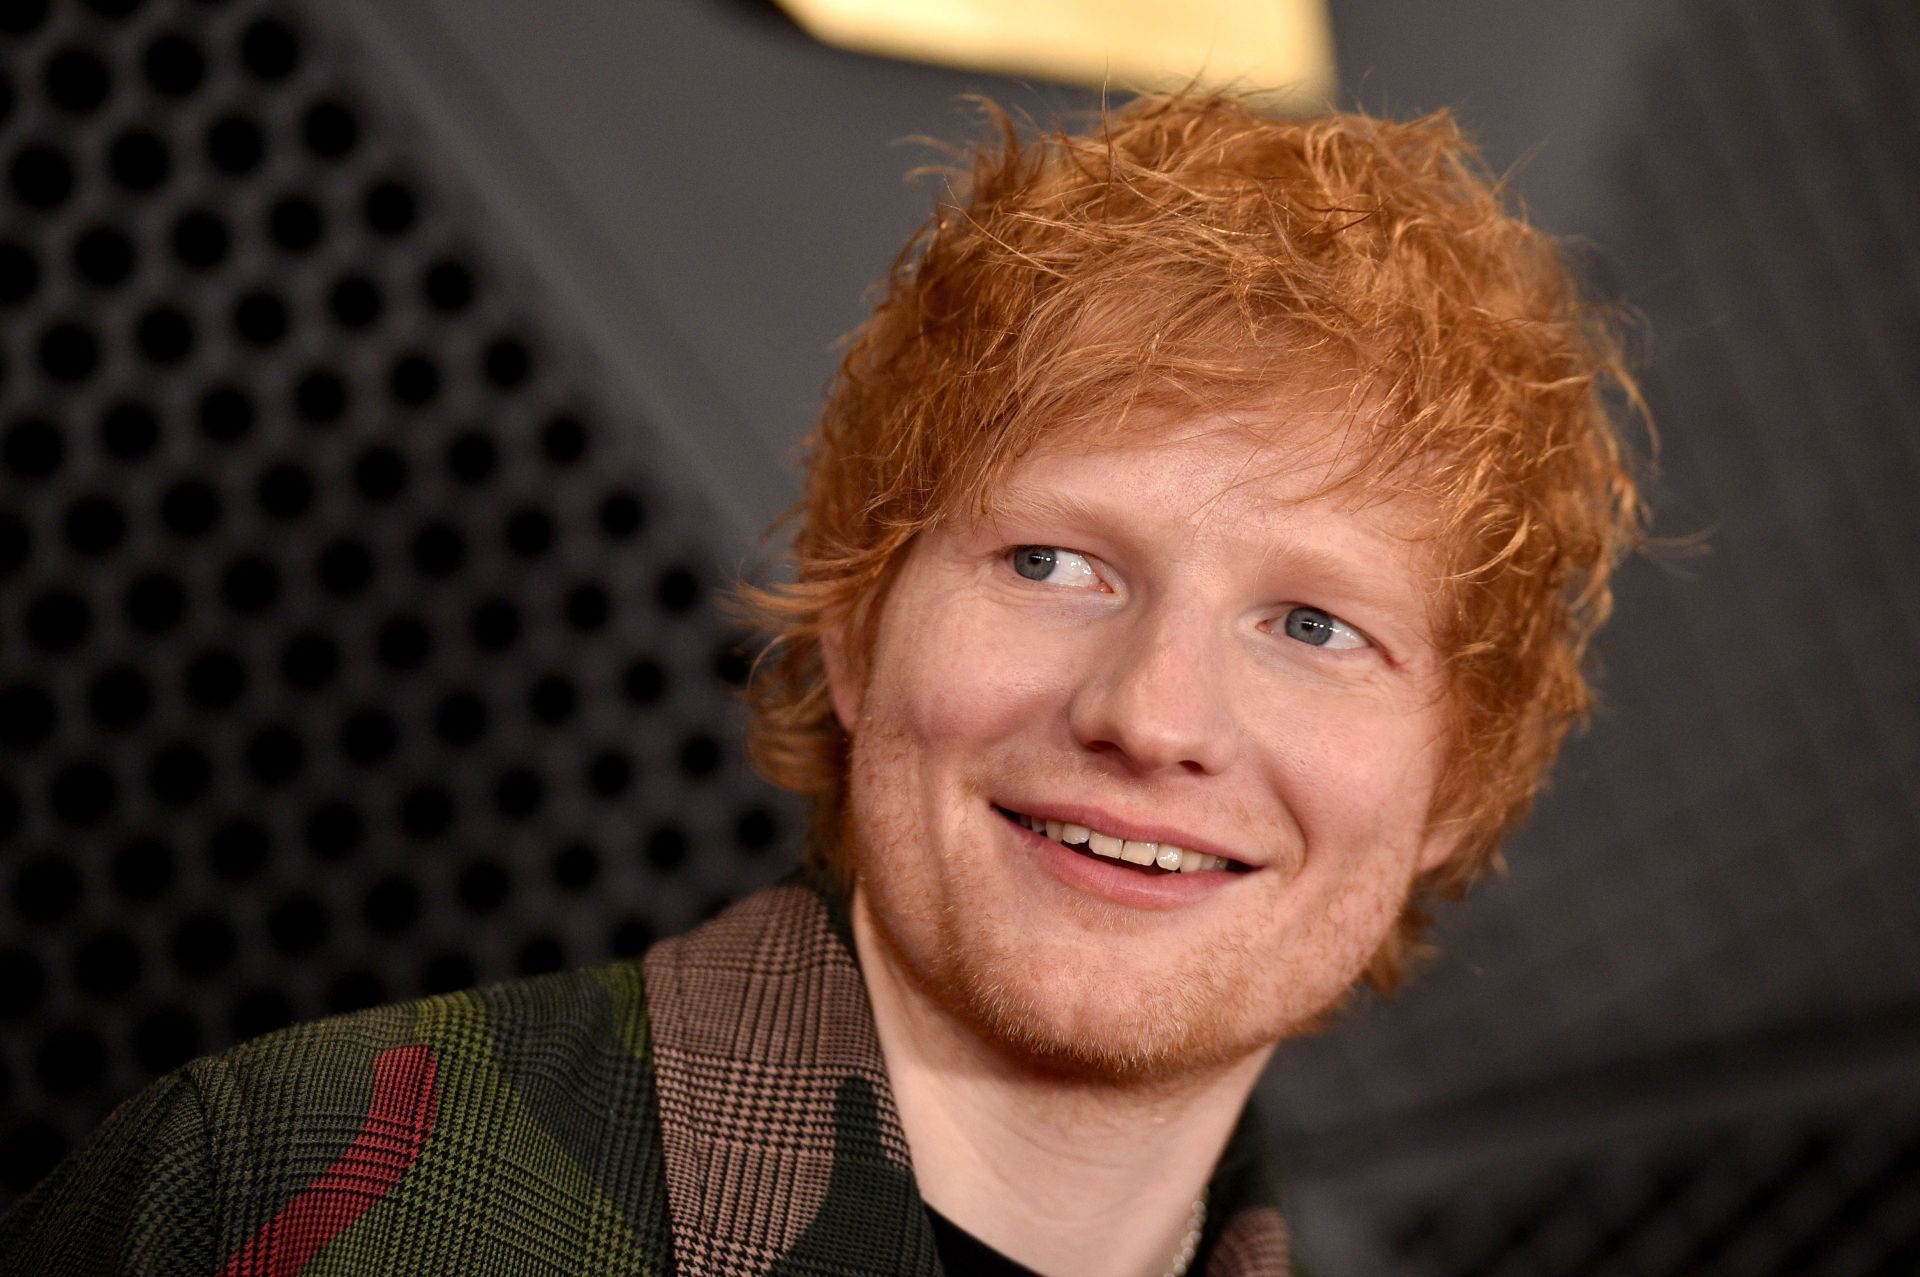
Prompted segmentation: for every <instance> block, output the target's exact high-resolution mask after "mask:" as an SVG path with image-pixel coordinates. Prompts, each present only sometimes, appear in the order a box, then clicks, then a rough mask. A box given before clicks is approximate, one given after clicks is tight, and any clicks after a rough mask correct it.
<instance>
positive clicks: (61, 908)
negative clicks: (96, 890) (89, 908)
mask: <svg viewBox="0 0 1920 1277" xmlns="http://www.w3.org/2000/svg"><path fill="white" fill-rule="evenodd" d="M80 896H81V884H80V874H79V872H78V871H77V870H76V869H75V868H74V867H73V866H72V865H71V864H68V863H67V862H66V861H65V860H62V859H60V858H59V857H56V856H38V857H36V858H34V859H32V860H29V861H27V862H26V863H25V864H23V865H21V866H20V870H19V872H18V873H16V874H15V875H14V879H13V909H14V912H15V913H17V914H19V915H20V916H21V917H22V918H24V919H25V920H26V921H28V922H40V923H53V922H61V921H63V920H65V919H66V918H67V916H68V915H69V914H71V913H72V912H73V911H74V910H75V909H76V908H78V907H79V905H80Z"/></svg>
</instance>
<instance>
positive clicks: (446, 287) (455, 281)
mask: <svg viewBox="0 0 1920 1277" xmlns="http://www.w3.org/2000/svg"><path fill="white" fill-rule="evenodd" d="M420 291H421V293H422V295H424V296H425V297H426V299H427V304H428V305H430V306H432V307H433V308H434V309H435V310H442V311H446V312H447V313H448V314H458V313H459V312H461V311H463V310H465V309H466V308H467V307H468V306H469V305H471V304H472V303H473V291H474V286H473V272H472V271H470V270H468V269H467V267H466V266H465V265H464V264H463V263H461V262H459V261H457V260H455V259H454V258H451V257H442V258H440V259H439V260H438V261H436V262H434V263H433V264H432V265H431V266H429V267H427V270H426V273H425V274H424V275H422V276H421V277H420Z"/></svg>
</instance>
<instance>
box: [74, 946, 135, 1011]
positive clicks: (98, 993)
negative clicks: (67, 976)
mask: <svg viewBox="0 0 1920 1277" xmlns="http://www.w3.org/2000/svg"><path fill="white" fill-rule="evenodd" d="M141 965H142V962H141V956H140V947H139V946H138V945H136V944H134V942H133V938H132V937H131V936H129V935H127V933H126V932H124V931H96V932H95V933H94V934H92V935H91V936H88V937H87V938H86V939H85V940H83V941H81V942H80V947H79V948H77V949H75V950H74V951H73V982H74V983H75V984H76V985H78V986H79V987H80V991H81V992H83V993H85V994H87V995H89V996H90V997H95V998H103V999H104V998H117V997H120V996H122V995H123V994H125V993H127V992H129V991H130V990H132V989H133V988H134V986H136V985H138V984H139V983H140V970H141Z"/></svg>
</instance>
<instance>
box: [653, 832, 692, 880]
mask: <svg viewBox="0 0 1920 1277" xmlns="http://www.w3.org/2000/svg"><path fill="white" fill-rule="evenodd" d="M645 854H646V858H647V863H648V864H649V865H651V866H652V867H653V868H655V869H657V870H659V871H660V872H661V873H672V872H673V871H675V870H676V869H678V868H680V866H681V865H683V864H685V863H686V862H687V836H686V834H684V833H682V832H681V830H680V827H679V826H678V825H661V826H660V827H659V828H657V829H655V830H654V831H653V832H652V833H650V834H648V835H647V845H646V852H645Z"/></svg>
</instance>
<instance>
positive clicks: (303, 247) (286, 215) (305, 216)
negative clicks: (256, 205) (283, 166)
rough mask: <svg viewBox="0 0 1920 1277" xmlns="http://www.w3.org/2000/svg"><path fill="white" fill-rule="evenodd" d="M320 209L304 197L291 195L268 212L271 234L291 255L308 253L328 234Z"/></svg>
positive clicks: (268, 229)
mask: <svg viewBox="0 0 1920 1277" xmlns="http://www.w3.org/2000/svg"><path fill="white" fill-rule="evenodd" d="M326 230H327V227H326V222H325V220H324V219H323V218H322V217H321V215H320V206H319V205H318V204H315V203H314V202H313V201H312V200H310V199H308V198H306V197H305V196H303V195H289V196H287V197H286V198H284V199H282V200H279V201H278V202H276V203H275V204H274V206H273V207H272V208H271V209H269V210H268V212H267V234H268V236H269V237H271V238H272V240H273V242H274V243H276V244H278V245H279V246H280V247H281V248H283V249H285V250H286V251H288V252H289V253H304V252H306V251H307V250H308V249H311V248H313V247H314V246H315V245H316V244H318V243H319V242H320V240H321V239H322V238H323V237H324V236H325V235H326Z"/></svg>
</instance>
